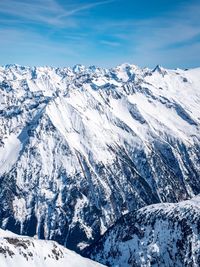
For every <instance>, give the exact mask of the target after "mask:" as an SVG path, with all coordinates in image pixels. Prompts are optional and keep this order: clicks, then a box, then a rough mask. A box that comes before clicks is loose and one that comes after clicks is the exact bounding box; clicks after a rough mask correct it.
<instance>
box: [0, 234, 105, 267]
mask: <svg viewBox="0 0 200 267" xmlns="http://www.w3.org/2000/svg"><path fill="white" fill-rule="evenodd" d="M0 266H1V267H16V266H17V267H27V266H28V267H39V266H41V267H103V266H104V265H101V264H99V263H96V262H94V261H91V260H89V259H86V258H83V257H81V256H79V255H78V254H76V253H75V252H73V251H70V250H68V249H66V248H64V247H62V246H60V245H58V244H57V243H56V242H54V241H44V240H36V239H34V238H30V237H25V236H18V235H15V234H13V233H12V232H8V231H3V230H2V229H0Z"/></svg>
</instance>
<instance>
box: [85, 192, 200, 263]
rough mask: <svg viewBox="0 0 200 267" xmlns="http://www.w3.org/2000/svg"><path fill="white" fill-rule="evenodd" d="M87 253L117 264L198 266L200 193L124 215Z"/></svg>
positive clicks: (99, 259) (103, 261)
mask: <svg viewBox="0 0 200 267" xmlns="http://www.w3.org/2000/svg"><path fill="white" fill-rule="evenodd" d="M87 255H89V256H90V257H92V258H93V259H95V260H97V261H99V262H102V263H105V264H108V266H118V267H131V266H134V267H146V266H154V267H160V266H162V267H170V266H176V267H183V266H192V267H198V266H200V196H198V197H195V198H193V199H192V200H188V201H183V202H179V203H177V204H172V203H165V204H155V205H150V206H147V207H145V208H142V209H139V210H138V211H136V212H131V213H129V214H127V215H125V216H123V217H122V218H121V219H119V220H118V221H117V223H116V224H115V225H114V226H113V227H111V228H110V229H109V230H108V231H107V232H106V234H105V235H104V236H103V238H102V239H100V240H99V242H97V244H95V245H93V246H91V248H90V249H88V251H87Z"/></svg>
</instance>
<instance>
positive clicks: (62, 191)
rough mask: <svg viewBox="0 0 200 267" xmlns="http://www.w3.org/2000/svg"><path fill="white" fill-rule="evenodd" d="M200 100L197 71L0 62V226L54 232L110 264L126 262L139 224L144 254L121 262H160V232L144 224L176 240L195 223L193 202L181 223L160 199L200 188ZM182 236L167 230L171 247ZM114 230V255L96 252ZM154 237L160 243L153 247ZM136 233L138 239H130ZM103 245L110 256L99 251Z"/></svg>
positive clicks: (46, 235) (51, 235) (183, 196)
mask: <svg viewBox="0 0 200 267" xmlns="http://www.w3.org/2000/svg"><path fill="white" fill-rule="evenodd" d="M199 103H200V68H195V69H185V70H182V69H176V70H169V69H164V68H162V67H161V66H156V67H155V68H154V69H149V68H139V67H137V66H135V65H131V64H122V65H120V66H117V67H115V68H111V69H104V68H98V67H95V66H90V67H84V66H82V65H76V66H74V67H73V68H54V67H26V66H19V65H6V66H2V67H0V202H1V207H0V227H1V228H2V229H4V230H5V229H8V230H10V231H12V232H14V233H16V234H21V235H26V236H32V237H33V236H37V237H38V238H39V239H48V240H55V241H57V242H58V243H59V244H61V245H64V246H65V247H67V248H69V249H72V250H75V251H76V252H79V253H81V254H82V255H89V256H90V257H92V258H94V259H96V260H98V261H100V262H102V263H104V264H110V266H113V265H112V264H117V263H116V262H117V261H118V260H119V259H120V260H121V258H120V256H119V255H120V253H122V252H123V251H121V244H122V243H121V242H124V241H123V235H124V229H127V227H128V228H129V226H130V227H133V225H136V226H134V227H133V229H132V228H131V229H132V230H130V232H131V235H130V236H131V237H130V238H131V240H132V238H133V240H132V241H130V243H131V242H132V243H131V245H132V246H133V247H134V249H135V250H137V253H140V252H141V251H143V252H144V251H145V252H146V256H144V257H143V258H142V256H141V257H138V258H137V259H136V258H135V257H134V255H133V251H132V250H131V252H130V253H127V254H126V259H125V260H124V258H123V261H122V262H124V264H127V265H123V266H132V265H128V263H127V262H128V258H127V257H130V258H131V260H130V262H131V264H133V262H135V264H136V265H134V266H151V264H153V263H151V260H149V261H148V259H147V257H148V255H150V256H149V259H152V257H153V258H155V262H156V264H158V266H162V265H159V264H161V262H162V261H161V259H160V258H161V256H159V255H160V254H159V253H157V247H156V246H158V247H159V251H163V249H164V248H163V246H161V244H163V243H162V242H165V241H166V239H163V236H161V234H160V233H158V235H157V236H156V237H155V236H154V234H150V233H149V232H148V231H151V232H155V231H157V230H155V225H156V226H157V224H159V225H161V229H163V228H162V227H164V226H166V227H167V228H166V235H169V234H170V235H171V234H172V236H171V237H170V238H173V236H174V235H175V232H174V229H179V230H177V231H178V232H179V233H180V235H182V234H183V232H184V230H183V229H182V228H181V226H180V225H179V224H180V220H182V219H183V220H186V221H189V220H190V217H187V216H186V215H187V213H190V212H191V213H192V212H193V208H192V207H193V206H192V205H189V207H191V210H190V208H188V205H187V209H186V215H184V213H181V216H182V217H181V219H180V218H178V217H177V216H176V215H175V214H176V212H177V209H179V208H178V207H179V206H177V205H179V204H169V205H168V204H163V203H179V202H180V203H182V202H181V201H184V200H188V199H191V198H194V197H195V196H196V195H198V194H199V193H200V182H199V178H200V160H199V159H200V131H199V129H200V104H199ZM191 201H192V200H191ZM186 203H187V201H186ZM192 203H193V202H192ZM149 205H150V206H149ZM152 205H153V206H152ZM147 206H148V207H149V208H146V207H147ZM180 206H181V204H180ZM195 207H196V208H195V209H197V205H196V206H195ZM168 209H170V211H168ZM181 209H182V206H181ZM172 214H173V216H172ZM195 214H196V213H195ZM195 214H194V213H192V214H191V218H193V216H196V215H195ZM156 216H158V220H157V219H156V218H157V217H156ZM159 218H160V219H159ZM163 218H164V219H163ZM165 219H166V221H165ZM129 220H130V225H129V223H127V221H128V222H129ZM149 220H150V221H149ZM191 220H192V222H194V224H195V225H196V223H197V222H196V219H195V220H193V219H191ZM151 221H153V223H151ZM120 224H121V228H120V226H119V225H120ZM139 224H140V226H139ZM183 224H184V223H183ZM174 225H175V226H174ZM189 225H190V223H189ZM135 227H136V228H138V227H140V228H138V229H139V230H134V229H135ZM146 227H147V228H148V229H149V230H147V229H146V230H145V228H146ZM174 227H175V228H174ZM176 227H177V228H176ZM189 227H190V226H189ZM141 228H142V229H143V230H141ZM110 229H111V230H110ZM156 229H157V228H156ZM158 229H159V228H158ZM195 229H197V228H196V226H195V227H194V229H193V228H192V233H191V235H190V236H189V238H191V239H190V242H189V241H188V242H187V244H186V245H184V246H185V247H186V248H187V249H188V250H187V251H189V248H188V247H189V246H190V244H192V241H191V240H193V239H192V238H194V232H195V231H197V230H195ZM113 231H114V232H113ZM132 231H133V232H134V231H138V233H137V234H136V237H133V233H132ZM141 231H142V232H143V234H141V235H142V236H140V232H141ZM167 231H168V232H167ZM188 231H189V232H190V230H188ZM193 231H194V232H193ZM118 232H119V233H120V236H116V233H118ZM127 232H128V230H127ZM178 232H177V236H176V238H175V239H173V240H176V242H175V241H173V240H172V239H170V238H169V240H170V241H169V242H171V244H175V245H172V246H175V247H177V242H178V241H177V240H178ZM105 233H106V234H105ZM104 234H105V235H104ZM109 235H110V236H112V237H113V240H116V244H119V247H118V248H117V250H116V251H117V252H116V251H115V249H116V247H115V246H114V247H113V246H110V252H108V251H107V250H105V247H104V246H103V245H101V247H103V250H102V251H101V252H100V251H99V250H98V249H96V247H95V246H97V247H99V246H98V242H101V244H102V242H104V241H102V240H105V242H107V241H106V240H107V238H108V239H109V238H111V237H109ZM102 238H103V239H102ZM128 238H129V237H128ZM152 238H155V239H156V240H159V242H161V243H159V242H158V243H156V244H157V245H153V247H152V249H150V248H149V244H151V242H150V241H147V240H150V239H152ZM181 238H182V237H181ZM195 238H196V241H195V242H197V243H198V242H199V235H197V234H196V237H195ZM125 239H126V238H125ZM138 240H140V241H141V240H142V241H141V242H143V245H142V244H141V246H138V247H137V246H136V245H135V244H136V243H137V242H139V241H138ZM163 240H164V241H163ZM167 240H168V239H167ZM127 242H128V241H126V242H125V244H126V246H128V245H127V244H129V242H128V243H127ZM135 242H136V243H135ZM156 242H157V241H156ZM173 242H175V243H173ZM180 246H181V245H180ZM144 247H145V248H144ZM90 248H94V250H95V251H96V256H95V255H94V254H93V253H92V252H91V250H90ZM197 248H198V246H197ZM175 250H176V248H174V251H175ZM88 251H90V252H88ZM105 251H106V253H110V254H109V255H111V256H112V254H113V255H114V256H113V257H111V256H108V257H107V260H105V259H104V258H103V257H102V259H100V256H99V255H101V256H102V254H101V253H104V252H105ZM113 251H114V252H113ZM149 251H150V252H149ZM195 251H196V250H195ZM115 252H116V253H117V255H115ZM154 252H155V253H154ZM137 253H136V254H137ZM152 253H154V254H155V257H154V256H152ZM174 253H175V252H174ZM188 253H189V252H188ZM118 254H119V255H118ZM122 254H123V253H122ZM106 255H107V254H106ZM187 255H188V256H187ZM187 255H186V257H187V258H189V255H191V254H187ZM192 255H193V254H192ZM166 257H167V260H166V261H165V259H164V258H163V259H162V260H163V262H164V263H163V264H165V265H163V266H173V265H170V264H171V261H172V262H173V261H174V257H175V256H174V254H173V253H171V252H169V254H168V255H167V256H166ZM170 257H172V258H171V261H170V259H169V258H170ZM111 258H113V259H112V260H111ZM115 259H116V262H115ZM198 260H199V259H197V258H196V256H194V259H193V261H190V262H192V263H188V264H193V265H185V266H198V265H194V264H197V263H196V262H198ZM176 263H177V265H176V266H184V262H181V261H180V259H177V261H176ZM137 264H138V265H137ZM142 264H143V265H142ZM144 264H147V265H144ZM167 264H168V265H167ZM181 264H182V265H181ZM120 266H122V265H120ZM152 266H154V265H152ZM155 266H156V265H155Z"/></svg>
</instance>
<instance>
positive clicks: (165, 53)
mask: <svg viewBox="0 0 200 267" xmlns="http://www.w3.org/2000/svg"><path fill="white" fill-rule="evenodd" d="M199 18H200V1H199V0H198V1H197V0H187V1H186V0H160V1H159V0H139V1H135V0H95V1H91V0H85V1H83V0H34V1H31V0H2V1H0V36H1V39H0V51H1V54H0V55H1V56H0V64H1V65H4V64H10V63H16V64H20V65H37V66H38V65H40V66H41V65H51V66H72V65H74V64H78V63H79V64H84V65H97V66H104V67H112V66H115V65H118V64H121V63H124V62H129V63H132V64H136V65H139V66H141V67H144V66H147V67H154V66H155V65H157V64H160V65H163V66H164V67H168V68H176V67H182V68H185V67H196V66H200V19H199Z"/></svg>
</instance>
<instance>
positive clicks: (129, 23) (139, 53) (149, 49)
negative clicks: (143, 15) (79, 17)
mask: <svg viewBox="0 0 200 267" xmlns="http://www.w3.org/2000/svg"><path fill="white" fill-rule="evenodd" d="M199 18H200V2H197V1H192V2H190V3H187V4H185V5H182V6H181V7H180V8H179V9H178V10H176V11H173V12H170V13H166V14H162V16H160V17H159V16H157V17H152V18H149V19H127V20H121V21H113V20H109V21H107V22H106V21H105V22H104V23H102V24H101V25H100V26H97V27H96V31H97V32H99V34H100V33H101V32H102V33H103V34H105V35H107V36H109V37H112V38H114V39H115V40H116V43H120V42H121V43H123V45H124V46H125V47H127V49H129V51H130V55H132V58H131V59H130V60H136V61H137V62H138V63H139V64H144V63H145V62H146V64H147V65H148V64H149V65H152V63H153V62H155V61H156V60H157V62H158V63H159V62H160V61H163V63H164V62H166V64H168V63H169V65H170V62H175V61H176V62H179V63H180V62H181V57H182V56H183V55H184V53H185V54H186V53H188V54H190V55H191V53H192V54H193V53H196V57H197V58H198V59H199V60H200V56H198V55H199V54H200V20H199ZM195 43H196V44H195ZM191 47H192V48H191ZM188 49H195V51H194V50H193V51H188ZM176 55H177V58H178V57H179V59H178V60H177V59H176V58H172V57H176ZM182 61H183V59H182ZM185 62H186V61H185Z"/></svg>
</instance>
